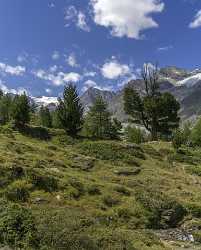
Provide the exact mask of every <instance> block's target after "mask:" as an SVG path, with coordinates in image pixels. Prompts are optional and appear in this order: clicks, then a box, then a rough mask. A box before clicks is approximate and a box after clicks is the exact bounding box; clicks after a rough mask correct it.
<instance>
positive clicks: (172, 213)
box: [136, 190, 187, 229]
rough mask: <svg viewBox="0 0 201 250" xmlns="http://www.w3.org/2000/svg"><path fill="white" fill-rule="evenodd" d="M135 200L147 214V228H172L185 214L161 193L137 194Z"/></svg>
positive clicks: (177, 204) (175, 203) (176, 204)
mask: <svg viewBox="0 0 201 250" xmlns="http://www.w3.org/2000/svg"><path fill="white" fill-rule="evenodd" d="M136 198H137V200H138V201H139V202H140V203H141V204H142V205H143V206H144V208H145V209H146V210H147V211H148V212H149V215H148V217H149V222H148V224H147V226H148V228H154V229H165V228H174V227H176V226H177V225H178V223H179V222H181V221H182V220H183V218H184V216H185V215H186V213H187V211H186V209H185V208H184V206H182V205H181V204H180V203H178V202H177V201H175V200H172V199H170V198H169V197H167V196H166V195H164V194H163V193H159V192H156V191H151V190H149V192H148V191H144V192H140V193H138V194H137V195H136Z"/></svg>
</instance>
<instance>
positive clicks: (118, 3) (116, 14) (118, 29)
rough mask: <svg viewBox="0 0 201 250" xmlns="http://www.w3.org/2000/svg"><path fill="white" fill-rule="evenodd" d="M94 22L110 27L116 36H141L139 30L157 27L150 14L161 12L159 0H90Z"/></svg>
mask: <svg viewBox="0 0 201 250" xmlns="http://www.w3.org/2000/svg"><path fill="white" fill-rule="evenodd" d="M90 2H91V5H92V9H93V13H94V21H95V23H96V24H98V25H101V26H104V27H107V28H111V34H112V35H113V36H117V37H123V36H126V37H129V38H135V39H139V38H141V31H143V30H146V29H149V28H157V27H158V24H157V23H156V21H154V19H153V18H152V17H151V14H153V13H157V12H162V11H163V9H164V3H163V2H161V0H135V1H134V0H124V1H122V0H115V1H109V0H90Z"/></svg>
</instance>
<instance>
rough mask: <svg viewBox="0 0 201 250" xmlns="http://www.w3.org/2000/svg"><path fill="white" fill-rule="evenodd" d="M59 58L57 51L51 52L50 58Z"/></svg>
mask: <svg viewBox="0 0 201 250" xmlns="http://www.w3.org/2000/svg"><path fill="white" fill-rule="evenodd" d="M59 58H60V54H59V52H58V51H56V50H55V51H54V52H53V54H52V59H53V60H58V59H59Z"/></svg>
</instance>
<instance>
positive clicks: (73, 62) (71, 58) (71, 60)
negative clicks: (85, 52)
mask: <svg viewBox="0 0 201 250" xmlns="http://www.w3.org/2000/svg"><path fill="white" fill-rule="evenodd" d="M66 61H67V63H68V65H70V66H71V67H78V66H79V65H78V64H77V59H76V57H75V55H74V54H73V53H71V54H70V55H69V56H68V58H67V59H66Z"/></svg>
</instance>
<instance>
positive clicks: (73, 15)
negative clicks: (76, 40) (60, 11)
mask: <svg viewBox="0 0 201 250" xmlns="http://www.w3.org/2000/svg"><path fill="white" fill-rule="evenodd" d="M86 19H87V18H86V15H85V14H84V13H83V12H82V11H79V10H77V9H76V8H75V6H73V5H71V6H69V7H67V8H66V9H65V11H64V20H65V22H66V24H65V26H66V27H69V26H70V25H71V24H72V23H74V24H75V25H76V26H77V27H78V28H79V29H81V30H84V31H87V32H89V31H90V27H89V25H88V24H87V20H86Z"/></svg>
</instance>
